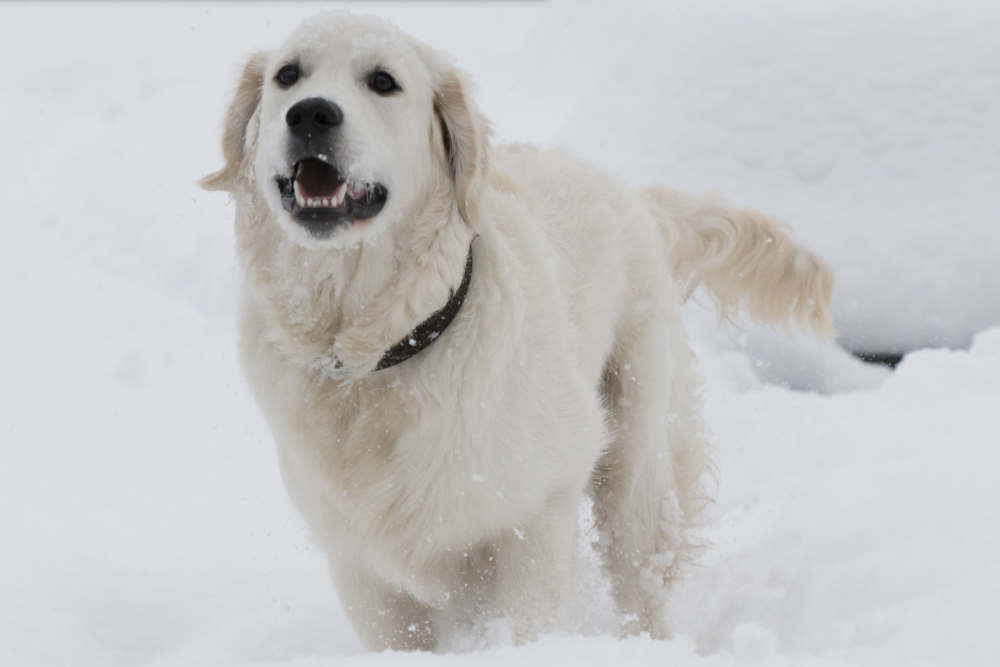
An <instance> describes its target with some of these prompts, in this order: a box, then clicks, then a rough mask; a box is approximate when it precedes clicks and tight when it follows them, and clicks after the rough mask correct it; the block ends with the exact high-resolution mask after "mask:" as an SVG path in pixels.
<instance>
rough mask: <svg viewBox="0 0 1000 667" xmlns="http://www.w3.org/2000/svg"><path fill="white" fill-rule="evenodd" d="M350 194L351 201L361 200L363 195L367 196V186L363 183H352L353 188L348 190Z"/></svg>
mask: <svg viewBox="0 0 1000 667" xmlns="http://www.w3.org/2000/svg"><path fill="white" fill-rule="evenodd" d="M348 194H349V195H350V196H351V199H358V198H360V197H361V196H362V195H363V194H365V186H364V184H363V183H356V182H352V183H351V186H350V188H349V190H348Z"/></svg>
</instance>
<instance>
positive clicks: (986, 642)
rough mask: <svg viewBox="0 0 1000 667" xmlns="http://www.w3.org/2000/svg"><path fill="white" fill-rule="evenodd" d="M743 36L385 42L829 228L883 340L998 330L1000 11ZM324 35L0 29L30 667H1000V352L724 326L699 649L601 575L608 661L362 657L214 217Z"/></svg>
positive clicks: (485, 655) (712, 387) (691, 29)
mask: <svg viewBox="0 0 1000 667" xmlns="http://www.w3.org/2000/svg"><path fill="white" fill-rule="evenodd" d="M713 7H715V9H713V10H711V11H710V10H708V9H702V8H699V7H697V6H694V5H685V4H682V5H675V6H674V8H673V9H670V10H667V9H660V8H658V6H654V5H650V6H648V7H645V8H642V7H634V8H630V9H629V10H628V11H618V12H617V13H616V14H613V15H612V14H610V13H602V12H601V11H600V10H599V9H598V8H597V7H596V6H588V7H581V8H579V9H577V8H576V5H575V4H574V5H573V6H572V7H570V6H568V5H556V6H554V7H552V8H547V7H543V6H539V5H530V6H524V7H511V6H509V5H501V6H484V7H478V6H477V7H464V6H458V5H455V4H445V5H441V6H435V7H430V8H428V7H424V6H416V5H401V4H393V5H389V6H387V7H382V8H378V7H376V8H374V9H375V11H378V12H379V13H382V14H384V15H387V16H389V17H391V18H393V19H394V20H396V21H397V22H398V23H399V24H400V25H401V26H402V27H404V28H405V29H407V30H409V31H412V32H414V33H416V34H418V35H420V36H422V37H423V38H425V39H427V40H428V41H430V42H432V43H434V44H437V45H439V46H441V47H442V48H444V49H446V50H449V51H452V52H454V53H455V54H456V55H457V56H458V58H459V60H460V61H461V62H462V63H463V64H465V65H466V66H467V67H468V69H470V70H471V71H473V72H475V73H476V74H477V78H478V79H479V82H480V92H481V95H480V99H481V101H482V104H483V107H484V108H485V109H487V110H488V111H489V113H490V114H491V115H492V116H493V118H494V119H495V120H496V121H497V124H498V127H499V128H500V131H501V134H502V135H504V136H506V137H508V138H526V139H535V140H538V141H542V142H546V143H562V144H566V145H568V146H569V147H570V148H571V149H573V150H576V151H578V152H580V153H582V154H584V155H585V156H587V157H590V158H591V159H595V160H598V161H600V162H602V163H603V164H606V165H607V166H608V167H609V168H610V169H612V170H614V171H617V172H619V173H622V174H623V175H624V176H626V177H627V178H628V179H630V180H633V181H653V180H656V181H664V182H668V183H671V184H673V185H676V186H680V187H687V188H690V189H693V190H700V189H715V190H719V191H722V192H724V193H725V194H727V195H729V196H730V197H731V198H732V199H734V200H738V201H740V202H745V203H747V204H752V205H756V206H758V207H760V208H762V209H764V210H767V211H769V212H773V213H776V214H778V215H780V216H782V217H784V218H786V219H788V220H790V221H793V222H794V223H795V225H796V227H797V229H798V231H799V233H800V234H801V235H802V236H803V237H804V238H805V239H806V240H807V241H809V242H811V243H814V244H815V245H817V246H818V247H821V248H822V249H823V250H824V251H825V252H826V253H827V255H828V256H830V258H831V259H832V260H833V261H834V264H835V266H837V268H838V270H839V273H840V285H841V287H840V292H839V295H838V306H837V314H838V321H839V324H840V326H841V329H842V330H843V331H844V333H845V339H846V340H848V341H853V342H856V343H857V344H858V345H859V346H862V347H863V346H864V345H866V344H868V343H871V344H872V345H873V346H874V347H877V348H886V349H888V348H892V349H908V348H910V347H913V346H914V345H920V344H925V343H930V342H935V343H949V344H958V343H963V342H965V341H966V339H967V338H968V337H969V336H970V334H971V333H972V332H973V331H975V330H977V329H982V328H985V326H986V325H987V324H989V323H996V322H997V317H996V307H997V304H998V303H1000V299H998V298H996V297H997V292H996V290H997V285H996V282H995V281H996V274H995V272H993V271H992V267H991V266H989V264H990V259H991V258H995V257H997V256H998V255H997V252H996V251H997V246H996V243H997V236H996V234H997V232H996V230H997V229H998V227H997V225H996V224H995V210H996V207H995V206H994V205H993V202H992V198H991V197H990V198H988V197H987V195H991V194H992V192H994V191H995V190H996V188H995V185H996V177H997V173H998V170H997V156H996V152H995V150H994V148H995V146H996V145H997V142H996V138H997V137H996V132H997V126H996V123H995V121H991V120H990V117H989V111H990V109H991V108H992V107H995V106H996V104H995V103H996V101H997V100H996V96H997V95H998V94H1000V93H998V92H997V91H1000V86H998V85H996V84H997V73H998V63H1000V59H998V58H996V57H995V56H996V55H997V54H996V42H995V40H991V39H990V35H992V34H995V32H996V30H995V29H996V27H997V12H996V10H995V9H993V8H992V6H986V5H983V6H974V5H959V6H956V5H949V6H948V8H947V11H945V9H944V7H943V5H942V6H941V9H937V8H935V7H932V6H929V5H928V6H918V5H915V4H906V5H905V6H904V5H902V4H895V3H894V4H880V5H878V7H877V8H871V7H868V6H862V5H859V4H844V3H839V4H838V5H837V10H836V11H834V10H833V9H822V8H821V6H818V5H815V6H812V7H811V8H810V7H809V6H802V7H800V6H799V5H798V4H796V3H784V2H777V1H776V0H775V1H771V2H764V3H760V4H756V5H755V6H754V7H753V8H746V7H745V6H744V5H742V4H736V3H727V4H724V5H718V4H717V5H713ZM315 10H316V7H315V5H311V4H310V5H304V6H294V5H285V4H283V5H281V7H280V8H274V7H267V6H263V5H258V4H251V5H247V6H239V5H235V4H224V5H219V6H212V5H179V6H173V7H170V6H151V5H150V6H147V5H143V6H139V7H128V6H126V5H122V4H113V5H102V6H97V7H79V6H72V5H58V4H42V5H39V6H27V5H4V6H2V7H0V54H2V55H3V56H5V61H6V62H8V63H17V64H18V65H17V66H16V67H14V68H12V69H11V70H10V72H9V73H8V76H9V79H10V80H9V82H8V97H6V98H5V104H3V105H0V145H3V147H4V152H5V153H4V157H5V159H4V160H2V161H0V201H3V202H4V206H5V220H4V224H3V225H0V254H2V261H0V303H3V304H4V311H3V312H4V317H3V324H2V329H3V341H4V345H2V346H0V368H3V371H4V376H3V377H4V379H3V381H2V382H0V404H2V405H3V406H4V412H3V419H2V420H0V428H2V432H3V454H4V465H2V466H0V488H3V493H2V494H0V525H3V526H4V528H5V531H4V538H3V549H0V596H2V598H3V600H4V605H3V606H2V607H0V664H3V665H18V666H22V665H23V666H27V665H66V664H73V665H80V666H87V665H137V664H148V665H162V666H168V665H169V666H175V665H192V666H196V665H197V666H202V665H206V664H211V665H228V664H232V665H272V666H277V665H299V666H305V665H328V664H341V663H345V662H346V663H349V664H350V663H354V664H360V665H366V664H378V665H382V664H393V663H396V662H404V661H405V662H408V663H418V664H419V663H428V664H430V663H433V664H438V663H440V662H444V663H453V664H457V663H461V664H466V663H468V664H484V665H489V664H497V663H503V664H509V663H511V662H518V663H521V664H525V665H532V664H551V663H563V662H570V661H572V662H575V663H579V664H585V665H586V664H609V663H612V664H654V663H655V664H664V663H670V664H677V665H685V664H689V665H700V664H707V665H732V664H745V663H749V662H754V663H757V664H769V665H793V664H794V665H803V664H804V665H841V664H851V665H855V664H866V663H878V664H905V663H912V664H922V663H925V664H948V665H956V664H969V665H974V664H991V661H993V660H994V658H995V656H996V655H998V654H1000V645H998V643H1000V640H998V638H997V633H996V632H995V631H994V630H993V628H992V627H989V626H988V624H991V622H992V620H993V616H995V614H994V613H993V609H994V608H995V600H996V599H997V595H998V593H1000V590H998V589H1000V567H998V566H997V565H996V563H995V558H994V557H993V556H994V554H995V553H996V552H997V531H996V530H995V529H994V528H993V525H994V524H995V523H996V521H995V518H994V517H993V516H992V512H993V510H992V508H994V507H997V506H1000V490H998V489H1000V485H998V484H997V483H996V479H997V476H996V472H995V471H996V469H997V463H998V461H997V456H998V455H997V450H996V444H997V440H998V436H997V428H996V426H995V423H994V422H995V420H994V419H993V413H994V412H995V406H996V405H998V399H1000V388H998V383H997V378H1000V330H998V329H993V330H990V331H988V332H986V333H982V334H980V335H979V336H978V337H977V338H976V339H975V341H974V342H973V344H972V346H971V347H970V350H969V351H968V352H947V351H924V352H918V353H914V354H911V355H909V356H908V357H907V358H906V359H905V361H904V362H903V363H902V364H901V366H900V368H899V370H898V371H897V372H896V373H895V374H892V375H891V376H890V375H889V374H888V373H887V372H886V371H884V370H881V369H873V368H871V367H869V366H865V365H863V364H860V363H859V362H857V361H855V360H853V359H851V358H850V357H849V356H847V355H845V354H844V353H842V352H839V351H837V350H836V349H834V348H832V347H824V346H817V345H816V344H815V343H812V342H811V341H808V340H806V339H802V338H796V339H794V340H792V341H791V342H784V341H781V340H780V339H778V338H777V337H775V336H773V335H772V334H770V333H768V332H765V331H760V330H756V329H749V330H746V331H740V330H733V329H730V330H727V331H725V332H724V333H723V335H721V336H717V335H716V334H715V333H714V320H713V318H712V316H711V314H709V313H707V311H705V310H703V309H701V308H699V306H698V304H693V305H692V306H691V308H690V311H689V313H688V319H689V324H690V328H691V330H692V332H693V336H694V339H695V340H694V342H695V345H696V347H697V348H698V351H699V354H700V358H701V365H702V368H703V370H704V373H705V375H706V377H707V397H708V405H707V410H706V416H707V419H708V422H709V425H710V429H711V430H712V432H713V442H714V443H715V448H716V459H717V461H718V464H719V468H720V470H721V485H720V492H719V497H718V502H717V504H716V507H715V510H714V513H715V521H714V523H713V524H712V526H711V527H710V528H708V529H707V537H708V538H709V539H710V540H711V541H712V542H713V545H714V546H713V548H712V549H711V550H710V551H709V553H708V554H707V555H706V558H705V561H704V562H703V564H702V566H701V567H700V568H697V569H695V570H693V571H692V572H691V574H690V576H689V577H688V578H687V579H686V580H685V581H684V582H683V585H682V586H681V588H680V590H679V591H678V593H677V595H675V596H674V598H673V600H672V602H671V607H670V613H671V616H672V618H673V623H674V629H675V631H676V634H677V636H676V638H675V639H673V640H671V641H668V642H652V641H649V640H645V639H631V640H627V641H621V642H620V641H617V640H614V639H611V638H610V637H608V636H607V634H606V630H607V628H608V626H609V618H610V610H609V608H608V603H607V591H606V587H605V586H604V585H603V583H602V582H601V580H600V579H599V578H598V577H597V574H596V567H595V563H594V561H593V554H592V553H590V552H588V551H587V550H586V548H584V549H583V552H582V554H581V555H582V561H583V576H582V577H581V580H580V583H579V588H580V593H581V607H582V609H581V624H580V634H579V635H573V636H553V637H548V638H545V639H544V640H542V641H541V642H539V643H537V644H534V645H531V646H526V647H521V648H514V647H510V646H502V645H500V646H492V647H489V648H486V649H484V650H480V651H475V652H472V653H467V654H462V655H455V656H446V657H443V658H442V657H432V656H403V655H396V654H377V655H372V654H363V653H361V652H360V647H359V645H358V643H357V640H356V639H355V638H354V635H353V632H352V631H351V629H350V627H349V624H348V623H347V621H346V619H345V618H344V616H343V615H342V613H341V611H340V610H339V607H338V603H337V600H336V597H335V595H334V593H333V590H332V587H331V585H330V583H329V580H328V577H327V575H326V564H325V562H324V558H323V556H322V554H320V553H319V552H318V551H317V550H316V549H315V547H314V546H313V545H312V544H311V543H310V542H309V540H308V538H307V536H306V531H305V529H304V527H303V526H302V524H301V521H300V519H299V518H298V516H297V515H296V514H295V512H294V511H293V510H292V509H291V507H290V505H289V503H288V501H287V499H286V497H285V494H284V491H283V489H282V487H281V483H280V480H279V477H278V473H277V467H276V462H275V456H274V451H273V446H272V444H271V440H270V435H269V434H268V433H267V429H266V428H265V426H264V424H263V423H262V420H261V418H260V416H259V415H258V413H257V411H256V410H255V408H254V406H253V404H252V401H251V400H250V398H249V396H248V395H247V391H246V388H245V386H244V383H243V380H242V378H241V377H240V374H239V371H238V369H237V364H236V361H235V354H234V351H233V342H234V336H235V334H234V325H233V322H232V319H233V310H234V309H233V305H234V291H235V284H236V274H235V268H234V261H233V253H232V248H231V246H232V237H231V222H230V220H231V216H232V209H231V206H229V205H228V204H227V203H226V202H225V201H224V198H222V197H219V196H215V195H208V194H205V193H202V192H200V191H199V190H197V189H196V188H195V186H194V181H195V179H196V178H197V177H199V176H200V175H202V174H204V173H205V172H207V171H210V170H212V169H214V168H216V167H217V166H218V164H219V159H220V158H219V154H218V148H217V137H218V130H219V121H220V119H221V116H222V109H223V106H224V104H225V101H226V96H227V95H228V92H229V89H230V88H229V87H230V85H231V81H232V80H233V77H234V76H235V73H236V71H237V70H238V67H239V63H240V58H241V55H242V54H244V53H247V52H249V51H251V50H253V49H255V48H258V47H261V46H268V45H273V44H275V43H277V42H278V41H280V39H281V38H282V36H283V35H284V33H285V32H286V31H287V30H289V29H290V28H291V27H292V26H294V25H295V24H296V23H298V22H299V21H300V20H301V19H302V18H303V17H304V16H307V15H308V14H309V13H312V12H313V11H315ZM457 27H460V28H461V29H457ZM734 110H735V111H734ZM991 179H992V180H991ZM991 187H992V188H993V189H992V190H991V189H990V188H991ZM942 193H943V194H942ZM991 216H992V217H991ZM918 269H919V270H918ZM852 300H856V303H857V307H856V308H855V306H852V303H853V302H852ZM934 313H937V317H938V320H937V321H935V320H934V319H933V318H932V317H931V315H932V314H934ZM796 389H809V390H812V391H815V392H817V393H805V392H802V391H796ZM846 390H854V391H853V393H844V392H845V391H846Z"/></svg>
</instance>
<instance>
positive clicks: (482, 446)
mask: <svg viewBox="0 0 1000 667" xmlns="http://www.w3.org/2000/svg"><path fill="white" fill-rule="evenodd" d="M277 384H278V385H279V386H280V385H281V384H282V383H277ZM296 384H298V383H296ZM272 386H273V385H272ZM286 386H287V385H286ZM298 386H299V387H302V388H307V387H308V386H309V385H307V384H304V383H303V384H298ZM438 398H440V397H438ZM460 403H461V402H460V401H456V402H451V401H445V402H441V401H440V400H437V401H431V400H428V398H427V397H426V396H423V395H422V394H421V393H420V392H419V391H412V390H402V389H401V388H400V387H383V388H380V389H379V390H378V391H377V392H375V391H372V392H369V393H368V394H367V395H350V394H346V393H343V392H330V393H324V392H323V391H319V390H314V393H313V394H312V395H311V396H307V397H305V400H304V401H302V402H300V403H299V404H298V405H291V404H289V403H287V402H285V401H281V400H278V401H276V402H275V403H274V404H273V407H272V410H270V411H269V418H270V420H271V421H272V424H273V425H275V428H274V430H275V436H276V440H277V445H278V449H279V454H280V460H281V465H282V474H283V477H284V480H285V483H286V485H287V487H288V490H289V493H290V495H291V496H292V498H293V499H294V500H295V502H296V505H297V506H298V507H299V509H300V510H301V511H302V512H303V514H304V515H305V517H306V519H307V521H308V522H309V524H310V525H311V527H312V528H313V530H314V532H315V533H316V534H317V536H318V537H319V538H320V539H321V541H322V542H323V543H324V544H325V545H326V546H328V547H329V548H331V549H336V550H341V549H344V548H345V547H346V549H349V550H353V551H356V552H359V555H362V557H366V556H364V554H366V553H367V554H369V555H370V556H371V557H372V558H378V559H385V558H386V557H387V556H386V555H387V554H389V555H390V556H389V558H390V559H395V560H396V563H395V564H394V567H397V568H400V569H401V570H405V571H414V570H417V569H420V567H421V566H422V564H425V563H428V562H430V561H432V560H434V559H436V558H439V557H441V556H442V555H446V554H453V555H456V556H461V555H462V554H463V553H464V552H466V551H468V550H470V549H473V548H476V547H477V546H478V545H480V544H481V543H482V542H483V541H484V540H485V539H487V538H488V536H491V535H497V534H500V533H509V532H510V531H512V530H513V529H515V528H516V527H517V525H518V521H519V519H523V518H524V517H525V516H529V515H531V514H532V513H533V512H534V511H536V510H537V508H538V507H539V506H540V505H541V504H542V503H543V502H544V497H543V494H544V491H543V489H545V488H546V485H545V484H537V483H536V482H537V480H535V478H534V477H533V476H532V475H531V474H526V473H525V471H526V470H531V465H532V463H533V461H532V460H530V457H528V456H527V452H526V451H523V449H522V448H524V447H525V445H526V444H527V443H526V442H525V440H524V439H523V437H522V438H518V437H516V436H515V435H514V434H511V433H510V432H509V429H508V428H507V427H506V426H505V424H504V423H503V421H502V420H498V421H494V423H493V424H492V425H491V426H490V427H489V428H487V427H486V426H485V425H484V424H483V421H482V420H483V418H484V415H482V414H481V413H479V411H478V410H468V409H465V410H463V409H462V408H461V407H460ZM445 405H451V406H452V408H451V409H449V408H447V407H445ZM455 406H459V407H457V408H456V407H455Z"/></svg>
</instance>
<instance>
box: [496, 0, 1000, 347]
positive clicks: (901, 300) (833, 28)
mask: <svg viewBox="0 0 1000 667" xmlns="http://www.w3.org/2000/svg"><path fill="white" fill-rule="evenodd" d="M998 33H1000V5H997V4H996V3H993V2H986V1H981V2H969V1H961V2H949V3H940V2H913V1H912V0H885V1H881V2H876V3H872V2H863V1H856V0H850V1H848V2H837V3H825V2H789V1H787V0H762V1H757V2H735V1H728V2H712V3H705V2H695V1H683V0H682V1H681V2H669V3H653V2H650V3H640V4H635V5H629V6H628V9H626V10H620V9H616V10H614V11H612V10H610V9H609V7H608V6H607V4H606V3H600V2H593V3H585V2H584V3H581V2H568V1H567V2H565V3H561V4H557V5H556V6H554V7H553V8H552V9H551V10H550V11H548V12H546V13H545V14H544V15H543V17H542V19H541V20H540V22H539V24H538V25H537V26H536V27H535V29H534V31H533V33H532V35H531V37H530V38H529V39H528V41H527V43H526V46H525V49H524V50H523V51H522V53H521V56H520V58H519V60H518V61H516V64H515V66H514V67H513V68H512V70H511V71H512V72H515V73H516V75H515V76H516V77H517V79H516V82H514V84H513V85H515V90H514V92H513V93H511V95H510V97H512V98H516V99H522V100H532V104H530V105H525V107H526V108H524V109H516V110H514V111H512V112H510V114H508V115H507V116H506V117H503V116H502V117H501V118H502V119H503V120H507V121H509V122H508V123H502V124H501V127H502V128H503V129H507V128H509V129H510V131H511V132H512V133H513V132H515V131H517V133H518V134H519V135H520V136H524V135H529V136H531V137H532V138H534V139H535V140H537V141H540V142H542V143H549V144H557V145H563V146H567V147H569V148H571V149H572V150H573V151H574V152H576V153H578V154H580V155H582V156H584V157H586V158H588V159H591V160H593V161H595V162H597V163H599V164H602V165H605V166H606V167H608V168H609V169H610V170H611V171H612V172H614V173H617V174H621V175H623V176H625V177H626V178H627V179H628V180H630V181H632V182H634V183H648V182H664V183H669V184H671V185H673V186H676V187H678V188H683V189H689V190H692V191H696V192H698V191H715V192H719V193H722V194H724V195H725V196H727V197H728V198H730V199H732V200H734V201H737V202H739V203H741V204H746V205H749V206H753V207H755V208H759V209H761V210H763V211H765V212H767V213H769V214H771V215H774V216H776V217H778V218H780V219H783V220H785V221H787V222H788V223H790V224H791V225H793V226H794V228H795V229H796V231H797V232H798V235H799V236H800V237H801V238H802V239H804V240H805V241H807V242H808V243H810V244H811V245H813V246H814V247H815V248H817V249H818V250H820V251H821V253H822V254H824V256H826V257H827V258H828V259H829V260H830V261H831V262H832V264H833V266H834V268H835V269H836V272H837V279H838V288H837V293H836V298H835V304H834V305H835V320H836V323H837V326H838V329H839V331H840V334H841V339H842V341H843V343H844V344H845V345H847V346H848V347H849V348H851V349H854V350H862V351H874V352H879V351H881V352H894V351H895V352H903V351H907V350H912V349H915V348H919V347H928V346H942V345H944V346H964V345H967V344H968V342H969V340H970V339H971V336H972V334H974V333H975V332H976V331H979V330H981V329H984V328H986V327H988V326H995V325H997V324H1000V271H998V270H997V268H996V265H997V260H998V258H1000V213H998V211H1000V208H998V207H997V204H996V197H997V192H1000V152H998V151H997V146H998V145H1000V122H998V120H997V117H998V116H997V109H998V108H1000V41H998V40H997V38H996V35H997V34H998Z"/></svg>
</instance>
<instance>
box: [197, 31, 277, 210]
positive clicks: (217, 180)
mask: <svg viewBox="0 0 1000 667" xmlns="http://www.w3.org/2000/svg"><path fill="white" fill-rule="evenodd" d="M267 56H268V54H267V53H266V52H264V51H259V52H257V53H255V54H253V55H252V56H250V59H249V60H247V63H246V65H244V66H243V73H242V74H241V75H240V81H239V84H238V85H237V87H236V93H235V94H234V95H233V99H232V101H231V102H230V103H229V108H228V109H227V110H226V120H225V127H224V129H223V131H222V155H223V156H224V157H225V158H226V166H224V167H223V168H222V169H220V170H219V171H217V172H215V173H214V174H209V175H208V176H206V177H204V178H203V179H201V180H200V181H198V184H199V185H201V187H203V188H205V189H206V190H229V191H232V189H233V187H234V186H235V184H236V181H237V179H238V177H239V175H240V170H241V168H242V166H243V158H244V157H245V152H246V151H245V148H246V139H247V126H248V125H249V124H250V119H251V118H253V115H254V113H255V112H256V111H257V105H258V104H260V96H261V89H262V88H263V86H264V67H265V66H266V65H267Z"/></svg>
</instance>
